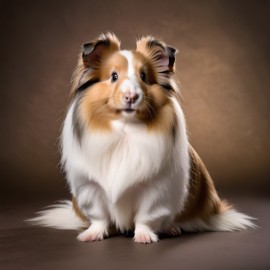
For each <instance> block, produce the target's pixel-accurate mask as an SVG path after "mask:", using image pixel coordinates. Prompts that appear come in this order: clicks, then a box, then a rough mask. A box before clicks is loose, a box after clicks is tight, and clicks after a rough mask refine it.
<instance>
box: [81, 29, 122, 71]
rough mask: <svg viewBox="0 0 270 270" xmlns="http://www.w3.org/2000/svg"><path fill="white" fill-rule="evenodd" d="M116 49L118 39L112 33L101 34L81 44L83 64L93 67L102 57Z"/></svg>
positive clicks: (117, 48)
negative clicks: (93, 39) (91, 40)
mask: <svg viewBox="0 0 270 270" xmlns="http://www.w3.org/2000/svg"><path fill="white" fill-rule="evenodd" d="M118 50H120V41H119V39H118V38H117V37H116V36H115V35H114V34H113V33H107V34H102V35H100V36H99V37H98V38H97V39H96V40H95V41H93V42H91V43H85V44H83V50H82V60H83V65H84V67H86V68H89V67H90V68H93V69H95V68H96V67H97V66H98V65H99V63H100V61H101V60H102V58H104V57H106V56H107V55H108V54H109V53H113V52H115V51H118Z"/></svg>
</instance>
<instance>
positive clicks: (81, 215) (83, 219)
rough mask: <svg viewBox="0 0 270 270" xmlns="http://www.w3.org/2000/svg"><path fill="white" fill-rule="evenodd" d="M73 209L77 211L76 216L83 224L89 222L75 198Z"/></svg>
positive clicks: (73, 199)
mask: <svg viewBox="0 0 270 270" xmlns="http://www.w3.org/2000/svg"><path fill="white" fill-rule="evenodd" d="M72 207H73V210H74V211H75V213H76V215H77V216H78V217H79V218H80V219H81V220H82V221H83V222H89V220H88V219H87V217H86V216H85V215H84V214H83V213H82V211H81V210H80V208H79V206H78V202H77V200H76V198H75V197H73V198H72Z"/></svg>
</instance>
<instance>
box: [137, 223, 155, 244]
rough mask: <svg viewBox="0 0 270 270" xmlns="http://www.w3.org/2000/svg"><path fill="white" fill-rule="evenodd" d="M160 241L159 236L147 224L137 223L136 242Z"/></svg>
mask: <svg viewBox="0 0 270 270" xmlns="http://www.w3.org/2000/svg"><path fill="white" fill-rule="evenodd" d="M157 241H158V236H157V235H156V234H155V233H154V232H153V231H152V230H151V229H150V228H149V227H148V226H146V225H141V224H140V225H136V229H135V235H134V242H136V243H140V244H150V243H155V242H157Z"/></svg>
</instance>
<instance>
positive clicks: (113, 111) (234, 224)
mask: <svg viewBox="0 0 270 270" xmlns="http://www.w3.org/2000/svg"><path fill="white" fill-rule="evenodd" d="M176 52H177V50H176V49H174V48H172V47H170V46H167V45H166V44H165V43H164V42H162V41H160V40H157V39H155V38H153V37H151V36H147V37H143V38H141V39H140V40H138V41H137V46H136V50H121V48H120V41H119V40H118V38H117V37H116V36H115V35H114V34H112V33H107V34H102V35H100V36H99V37H98V38H97V39H96V40H94V41H93V42H91V43H86V44H84V45H83V48H82V53H81V55H80V57H79V62H78V66H77V68H76V70H75V72H74V75H73V78H72V87H71V88H72V89H71V102H70V106H69V108H68V110H67V115H66V118H65V120H64V125H63V130H62V134H61V150H62V151H61V153H62V157H61V164H62V167H63V169H64V172H65V174H66V178H67V183H68V186H69V188H70V192H71V194H72V198H73V199H72V201H64V202H61V203H59V204H57V205H54V206H52V207H51V208H50V209H47V210H45V211H41V212H39V214H38V216H37V217H35V218H33V219H31V222H32V223H35V224H38V225H42V226H49V227H54V228H59V229H82V228H84V229H85V230H84V231H82V232H81V233H80V234H79V235H78V239H79V240H80V241H99V240H102V239H104V238H106V237H108V236H109V235H110V234H111V231H112V230H114V231H115V230H116V231H117V232H118V233H125V232H127V231H132V232H133V233H134V241H135V242H137V243H152V242H157V241H158V239H159V238H158V235H159V234H161V233H162V234H168V235H171V236H177V235H180V234H181V230H183V231H187V232H194V231H203V230H207V231H236V230H245V229H249V228H255V227H256V225H255V224H254V223H253V222H252V219H253V218H251V217H249V216H247V215H245V214H242V213H239V212H237V211H236V210H235V209H234V208H233V207H232V206H231V205H230V204H229V203H227V202H226V201H224V200H221V199H220V198H219V196H218V194H217V191H216V189H215V186H214V183H213V181H212V179H211V177H210V175H209V173H208V171H207V169H206V168H205V165H204V164H203V162H202V160H201V159H200V157H199V156H198V154H197V153H196V152H195V150H194V149H193V148H192V146H191V145H190V143H189V140H188V136H187V128H186V123H185V117H184V114H183V111H182V109H181V105H180V102H179V87H178V83H177V81H176V79H175V78H174V72H175V55H176Z"/></svg>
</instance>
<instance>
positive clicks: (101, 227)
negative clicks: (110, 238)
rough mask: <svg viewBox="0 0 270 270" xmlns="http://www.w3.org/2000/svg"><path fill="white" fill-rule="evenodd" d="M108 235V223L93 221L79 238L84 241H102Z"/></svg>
mask: <svg viewBox="0 0 270 270" xmlns="http://www.w3.org/2000/svg"><path fill="white" fill-rule="evenodd" d="M107 235H108V229H107V225H106V224H104V223H102V222H96V223H92V224H91V225H90V227H89V228H88V229H87V230H85V231H83V232H82V233H80V234H79V235H78V236H77V239H78V240H79V241H82V242H94V241H101V240H103V239H104V237H105V236H107Z"/></svg>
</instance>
